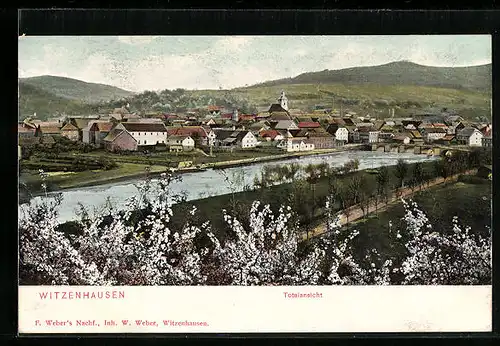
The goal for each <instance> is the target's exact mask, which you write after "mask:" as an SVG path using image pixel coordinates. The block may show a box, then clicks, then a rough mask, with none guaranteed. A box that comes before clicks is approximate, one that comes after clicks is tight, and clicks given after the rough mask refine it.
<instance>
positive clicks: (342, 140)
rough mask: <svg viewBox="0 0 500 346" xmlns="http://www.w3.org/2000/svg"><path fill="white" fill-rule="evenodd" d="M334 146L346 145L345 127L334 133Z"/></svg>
mask: <svg viewBox="0 0 500 346" xmlns="http://www.w3.org/2000/svg"><path fill="white" fill-rule="evenodd" d="M334 136H335V142H334V143H335V145H336V146H341V145H345V144H347V142H348V141H349V131H348V130H347V129H346V128H345V127H339V128H338V129H337V130H336V131H335V134H334Z"/></svg>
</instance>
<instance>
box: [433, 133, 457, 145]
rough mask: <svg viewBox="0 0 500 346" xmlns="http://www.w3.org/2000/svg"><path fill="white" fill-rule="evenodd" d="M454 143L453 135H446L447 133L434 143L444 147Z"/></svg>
mask: <svg viewBox="0 0 500 346" xmlns="http://www.w3.org/2000/svg"><path fill="white" fill-rule="evenodd" d="M454 142H456V138H455V135H454V134H448V133H447V134H446V135H445V136H444V137H443V138H441V139H439V140H437V141H436V143H440V144H444V145H450V144H452V143H454Z"/></svg>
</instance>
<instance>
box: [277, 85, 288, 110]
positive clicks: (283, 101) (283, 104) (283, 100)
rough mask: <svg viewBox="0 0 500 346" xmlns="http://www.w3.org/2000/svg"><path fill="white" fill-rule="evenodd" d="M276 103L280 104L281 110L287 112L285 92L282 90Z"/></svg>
mask: <svg viewBox="0 0 500 346" xmlns="http://www.w3.org/2000/svg"><path fill="white" fill-rule="evenodd" d="M278 102H279V103H280V106H281V108H283V109H284V110H286V111H288V99H287V98H286V96H285V92H284V91H283V90H282V91H281V94H280V97H279V99H278Z"/></svg>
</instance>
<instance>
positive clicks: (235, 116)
mask: <svg viewBox="0 0 500 346" xmlns="http://www.w3.org/2000/svg"><path fill="white" fill-rule="evenodd" d="M231 120H233V121H235V122H238V120H240V115H239V114H238V109H236V108H235V109H234V110H233V116H232V117H231Z"/></svg>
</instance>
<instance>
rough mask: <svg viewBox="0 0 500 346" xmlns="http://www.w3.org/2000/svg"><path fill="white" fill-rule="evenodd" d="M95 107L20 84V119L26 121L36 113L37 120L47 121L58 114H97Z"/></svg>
mask: <svg viewBox="0 0 500 346" xmlns="http://www.w3.org/2000/svg"><path fill="white" fill-rule="evenodd" d="M96 111H97V108H96V107H95V106H92V105H89V104H86V103H85V102H82V101H79V100H70V99H67V98H64V97H60V96H56V95H55V94H53V93H51V92H48V91H45V90H42V89H40V88H37V87H35V86H33V85H31V84H26V83H23V82H20V83H19V118H20V119H24V118H26V117H28V116H31V115H33V113H35V112H36V115H37V118H38V119H40V120H46V119H47V118H49V117H52V116H54V115H55V114H57V113H66V114H71V115H73V114H74V115H78V114H89V113H95V112H96Z"/></svg>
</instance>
